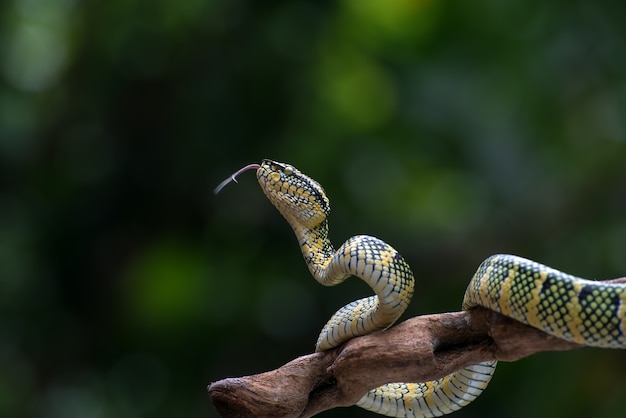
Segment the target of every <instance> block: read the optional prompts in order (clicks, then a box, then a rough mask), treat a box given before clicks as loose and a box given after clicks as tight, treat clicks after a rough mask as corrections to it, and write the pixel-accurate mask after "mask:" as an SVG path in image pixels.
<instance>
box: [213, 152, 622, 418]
mask: <svg viewBox="0 0 626 418" xmlns="http://www.w3.org/2000/svg"><path fill="white" fill-rule="evenodd" d="M252 169H254V170H256V175H257V179H258V181H259V184H260V185H261V188H262V189H263V191H264V193H265V195H266V196H267V198H268V199H269V200H270V202H271V203H272V204H273V205H274V206H275V207H276V208H277V209H278V211H279V212H280V213H281V214H282V216H283V217H284V218H285V219H286V220H287V222H288V223H289V225H291V227H292V229H293V230H294V232H295V234H296V237H297V239H298V242H299V244H300V248H301V250H302V254H303V256H304V260H305V262H306V264H307V266H308V268H309V271H310V272H311V274H312V275H313V277H314V278H315V279H316V280H317V281H318V282H319V283H321V284H322V285H325V286H334V285H336V284H339V283H341V282H343V281H344V280H345V279H346V278H348V277H350V276H356V277H359V278H361V279H362V280H363V281H365V282H366V283H367V284H368V285H369V286H370V287H371V288H372V290H373V291H374V293H375V294H376V295H375V296H371V297H367V298H363V299H360V300H357V301H355V302H352V303H349V304H348V305H346V306H344V307H343V308H341V309H339V310H338V311H337V312H336V313H335V314H334V315H333V316H332V317H331V319H330V320H329V321H328V323H327V324H326V325H325V326H324V327H323V329H322V331H321V333H320V335H319V338H318V340H317V344H316V351H322V350H327V349H329V348H332V347H336V346H338V345H340V344H342V343H344V342H346V341H348V340H349V339H351V338H354V337H356V336H359V335H364V334H368V333H371V332H373V331H375V330H379V329H385V328H388V327H389V326H391V325H392V324H393V323H394V322H395V321H396V320H397V319H398V317H400V315H402V313H403V312H404V310H405V309H406V308H407V306H408V304H409V302H410V300H411V297H412V295H413V287H414V278H413V273H412V272H411V269H410V267H409V266H408V264H407V263H406V261H404V259H403V258H402V256H401V255H400V254H399V253H398V252H397V251H396V250H395V249H394V248H393V247H391V246H390V245H389V244H387V243H385V242H383V241H381V240H380V239H378V238H375V237H371V236H368V235H358V236H354V237H352V238H350V239H348V240H347V241H346V242H345V243H344V244H343V245H342V246H341V247H339V249H337V250H335V249H334V248H333V246H332V244H331V243H330V241H329V239H328V220H327V217H328V215H329V213H330V204H329V201H328V198H327V197H326V194H325V192H324V189H323V188H322V186H321V185H320V184H319V183H318V182H316V181H315V180H313V179H312V178H310V177H308V176H306V175H305V174H303V173H302V172H300V171H299V170H298V169H296V168H295V167H293V166H291V165H289V164H284V163H279V162H276V161H271V160H263V161H262V162H261V164H250V165H248V166H246V167H244V168H242V169H241V170H239V171H237V172H236V173H235V174H233V175H232V176H231V177H229V178H228V179H226V180H225V181H224V182H222V184H220V185H219V186H218V188H217V189H216V190H215V192H216V193H217V192H218V191H219V190H221V188H222V187H224V186H225V185H226V184H227V183H228V182H230V181H233V180H234V181H236V176H237V175H239V174H240V173H242V172H243V171H246V170H252ZM476 306H483V307H485V308H488V309H491V310H494V311H497V312H500V313H502V314H504V315H506V316H509V317H511V318H513V319H516V320H518V321H520V322H523V323H525V324H527V325H530V326H532V327H535V328H538V329H540V330H542V331H544V332H546V333H548V334H551V335H554V336H557V337H559V338H562V339H564V340H567V341H571V342H575V343H578V344H584V345H588V346H595V347H607V348H626V285H620V284H606V283H599V282H594V281H591V280H585V279H581V278H578V277H574V276H572V275H569V274H566V273H563V272H561V271H558V270H555V269H553V268H550V267H547V266H544V265H542V264H539V263H536V262H534V261H531V260H527V259H524V258H521V257H517V256H513V255H504V254H498V255H493V256H491V257H489V258H487V259H486V260H485V261H483V262H482V263H481V264H480V266H479V267H478V270H477V271H476V273H475V274H474V276H473V278H472V280H471V281H470V283H469V285H468V287H467V290H466V292H465V296H464V299H463V309H465V310H467V309H471V308H473V307H476ZM495 366H496V362H495V361H491V362H483V363H478V364H475V365H472V366H469V367H466V368H464V369H461V370H458V371H456V372H454V373H452V374H450V375H448V376H445V377H443V378H441V379H438V380H435V381H431V382H424V383H390V384H386V385H383V386H380V387H378V388H375V389H372V390H371V391H370V392H369V393H367V394H366V395H365V396H364V397H363V398H362V399H361V400H360V401H359V402H358V403H357V405H358V406H360V407H362V408H365V409H368V410H370V411H373V412H376V413H379V414H382V415H387V416H392V417H433V416H441V415H445V414H448V413H451V412H454V411H456V410H458V409H460V408H462V407H463V406H465V405H467V404H468V403H470V402H472V401H473V400H474V399H476V397H478V396H479V395H480V394H481V393H482V391H483V390H484V389H485V388H486V386H487V384H488V383H489V380H490V379H491V376H492V375H493V373H494V371H495Z"/></svg>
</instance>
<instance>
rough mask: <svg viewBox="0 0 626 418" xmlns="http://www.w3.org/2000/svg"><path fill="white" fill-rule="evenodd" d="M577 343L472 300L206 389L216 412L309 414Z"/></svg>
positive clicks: (236, 414)
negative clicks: (392, 387) (462, 307)
mask: <svg viewBox="0 0 626 418" xmlns="http://www.w3.org/2000/svg"><path fill="white" fill-rule="evenodd" d="M607 282H608V283H626V278H620V279H615V280H610V281H607ZM578 347H581V346H580V345H577V344H573V343H570V342H567V341H564V340H561V339H559V338H556V337H553V336H550V335H548V334H546V333H544V332H542V331H540V330H537V329H535V328H532V327H529V326H527V325H525V324H522V323H520V322H517V321H515V320H513V319H510V318H507V317H505V316H503V315H501V314H499V313H496V312H493V311H490V310H488V309H485V308H480V307H479V308H474V309H472V310H470V311H463V312H452V313H440V314H433V315H424V316H417V317H413V318H410V319H408V320H406V321H404V322H402V323H400V324H398V325H396V326H394V327H392V328H390V329H388V330H386V331H380V332H376V333H372V334H369V335H365V336H362V337H358V338H354V339H352V340H350V341H348V342H347V343H345V344H343V345H341V346H339V347H336V348H334V349H332V350H328V351H324V352H321V353H313V354H309V355H306V356H302V357H298V358H296V359H295V360H292V361H290V362H289V363H287V364H285V365H283V366H281V367H279V368H278V369H276V370H272V371H269V372H266V373H261V374H257V375H253V376H245V377H237V378H227V379H223V380H219V381H217V382H214V383H212V384H210V385H209V387H208V392H209V395H210V398H211V401H212V402H213V405H214V406H215V408H216V409H217V410H218V412H219V413H220V415H221V416H222V417H227V418H230V417H310V416H313V415H315V414H318V413H320V412H322V411H325V410H328V409H332V408H336V407H342V406H350V405H354V404H355V403H356V402H357V401H358V400H359V399H360V398H361V397H362V396H363V395H364V394H365V393H366V392H367V391H369V390H370V389H372V388H374V387H377V386H380V385H382V384H385V383H390V382H424V381H429V380H434V379H437V378H440V377H443V376H445V375H447V374H450V373H452V372H454V371H456V370H458V369H461V368H463V367H466V366H469V365H471V364H475V363H479V362H482V361H490V360H499V361H515V360H518V359H520V358H523V357H526V356H529V355H531V354H534V353H538V352H542V351H563V350H571V349H574V348H578ZM492 384H493V383H492Z"/></svg>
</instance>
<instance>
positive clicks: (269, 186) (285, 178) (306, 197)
mask: <svg viewBox="0 0 626 418" xmlns="http://www.w3.org/2000/svg"><path fill="white" fill-rule="evenodd" d="M257 179H258V181H259V184H260V185H261V188H262V189H263V192H264V193H265V195H266V196H267V198H268V199H269V200H270V202H272V204H273V205H274V206H275V207H276V208H277V209H278V211H279V212H280V213H281V214H282V215H283V217H284V218H285V219H286V220H287V222H289V223H290V224H291V226H292V227H306V228H314V227H316V226H318V225H320V224H321V223H322V222H324V221H325V220H326V217H327V216H328V214H329V213H330V203H329V201H328V198H327V197H326V194H325V193H324V189H323V188H322V186H320V184H319V183H318V182H316V181H315V180H313V179H312V178H310V177H308V176H306V175H305V174H303V173H302V172H301V171H300V170H298V169H297V168H295V167H293V166H291V165H289V164H285V163H280V162H277V161H272V160H267V159H265V160H263V161H262V162H261V166H260V168H259V169H258V170H257Z"/></svg>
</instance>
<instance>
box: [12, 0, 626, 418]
mask: <svg viewBox="0 0 626 418" xmlns="http://www.w3.org/2000/svg"><path fill="white" fill-rule="evenodd" d="M625 12H626V6H625V5H624V3H623V2H619V1H611V0H599V1H596V2H583V1H575V2H569V1H568V2H566V1H556V2H540V1H519V0H516V1H508V2H498V1H493V0H487V1H484V2H476V1H468V0H461V1H455V2H444V1H435V0H414V1H410V0H392V1H375V0H343V1H338V2H315V1H294V2H276V1H273V2H246V1H243V0H228V1H226V0H182V1H176V2H175V1H141V0H109V1H106V2H90V1H79V0H10V1H7V2H4V3H2V4H1V5H0V371H1V372H0V416H6V417H14V418H23V417H38V418H57V417H63V418H78V417H80V418H85V417H88V418H108V417H115V418H125V417H128V418H130V417H133V418H140V417H174V416H176V417H193V416H195V417H211V416H216V413H215V410H214V409H213V408H212V406H211V405H210V403H209V401H208V397H207V395H206V393H205V387H206V385H207V384H208V383H210V382H211V381H214V380H217V379H220V378H223V377H226V376H237V375H245V374H252V373H257V372H262V371H265V370H269V369H272V368H274V367H277V366H279V365H281V364H283V363H285V362H287V361H288V360H290V359H292V358H293V357H295V356H298V355H301V354H305V353H308V352H310V351H311V350H312V348H313V344H314V342H315V340H316V338H317V333H318V332H319V330H320V328H321V326H322V325H323V324H324V323H325V321H326V320H327V318H328V317H329V316H330V315H331V314H332V312H334V310H335V309H337V308H338V307H340V306H341V305H342V304H344V303H347V302H349V301H351V300H354V299H355V298H357V297H360V296H363V295H367V294H369V291H368V289H366V288H365V286H364V285H363V284H362V283H360V282H359V281H358V280H351V281H348V282H346V283H345V284H343V285H341V286H338V287H336V288H330V289H329V288H323V287H322V286H319V285H318V284H317V283H315V282H314V280H312V278H311V277H310V276H309V274H308V271H307V270H306V267H305V265H304V262H303V261H302V258H301V255H300V254H299V250H298V246H297V244H296V242H295V240H294V238H293V236H292V232H291V231H290V230H289V227H288V226H287V224H286V223H285V222H284V221H283V220H282V219H281V218H280V216H279V214H278V213H277V212H276V211H275V210H274V209H273V208H272V207H271V206H270V204H269V203H268V202H267V201H266V200H265V199H264V197H263V196H262V193H261V192H260V190H259V189H258V186H257V185H256V181H255V179H254V178H253V175H250V174H249V173H247V174H245V175H242V176H241V178H240V183H239V185H230V186H229V187H228V188H227V189H225V190H224V191H223V192H222V193H221V194H220V195H218V196H213V195H212V194H211V190H212V189H213V187H214V186H215V185H217V184H218V183H219V182H220V181H221V180H222V179H223V178H225V177H226V176H227V175H229V174H230V173H232V172H234V171H235V170H236V169H237V168H239V167H241V166H243V165H244V164H247V163H249V162H255V161H256V162H258V161H259V160H260V159H261V158H263V157H270V158H273V159H277V160H282V161H288V162H290V163H292V164H294V165H295V166H297V167H299V168H300V169H302V170H303V171H304V172H306V173H308V174H309V175H311V176H312V177H314V178H316V179H317V180H319V181H320V182H321V183H322V184H323V185H324V187H325V188H326V191H327V193H328V195H329V197H330V199H331V202H332V204H333V211H334V212H333V214H332V217H331V220H330V221H331V237H332V238H333V240H334V241H335V243H336V244H337V245H339V244H340V243H341V242H343V240H345V239H346V238H348V237H349V236H352V235H355V234H357V233H368V234H372V235H376V236H378V237H380V238H382V239H384V240H386V241H388V242H389V243H391V244H392V245H393V246H394V247H396V248H397V249H399V250H400V251H401V252H402V253H403V255H404V256H405V257H406V258H407V260H408V261H409V263H410V264H411V265H412V267H413V269H414V271H415V273H416V276H417V279H418V293H417V295H416V297H415V299H414V301H413V303H412V305H411V307H410V308H409V312H408V313H407V316H413V315H418V314H422V313H427V312H442V311H450V310H457V309H459V305H460V302H461V298H462V295H463V292H464V290H465V286H466V284H467V282H468V281H469V279H470V277H471V275H472V274H473V272H474V269H475V268H476V267H477V266H478V264H479V263H480V262H481V261H482V260H483V259H484V258H486V257H487V256H489V255H490V254H493V253H497V252H510V253H515V254H518V255H522V256H526V257H529V258H532V259H535V260H537V261H540V262H543V263H546V264H549V265H551V266H553V267H555V268H559V269H561V270H564V271H566V272H569V273H572V274H576V275H580V276H584V277H590V278H598V279H604V278H611V277H617V276H622V275H626V256H625V253H624V248H626V217H625V216H624V213H625V211H626V165H625V164H624V162H625V161H626V123H625V121H626V26H625V25H624V24H623V17H624V15H625ZM625 382H626V354H624V353H623V352H621V351H610V350H597V349H583V350H577V351H575V352H567V353H542V354H538V355H535V356H532V357H530V358H528V359H524V360H521V361H519V362H516V363H511V364H501V365H500V368H499V370H498V371H497V372H496V375H495V377H494V379H493V381H492V384H491V386H490V387H489V389H488V390H487V391H486V392H485V394H483V395H482V396H481V397H480V398H479V399H478V400H477V401H476V402H475V403H474V404H472V405H470V406H469V407H467V408H466V409H465V410H463V411H460V412H458V413H457V414H456V415H455V416H457V417H474V416H481V417H501V416H507V417H511V418H515V417H527V416H534V417H553V418H556V417H568V418H571V417H587V416H594V417H598V418H600V417H605V418H616V417H620V416H622V415H623V409H624V407H623V399H625V398H626V389H625V388H626V385H625V384H624V383H625ZM323 415H324V416H328V417H331V416H372V415H371V414H369V413H367V412H365V411H362V410H360V409H358V408H350V409H342V410H339V411H330V412H327V413H325V414H323Z"/></svg>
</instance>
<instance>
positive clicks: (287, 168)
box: [283, 165, 293, 176]
mask: <svg viewBox="0 0 626 418" xmlns="http://www.w3.org/2000/svg"><path fill="white" fill-rule="evenodd" d="M283 173H285V174H286V175H288V176H290V175H292V174H293V167H292V166H290V165H286V166H285V168H284V169H283Z"/></svg>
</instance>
